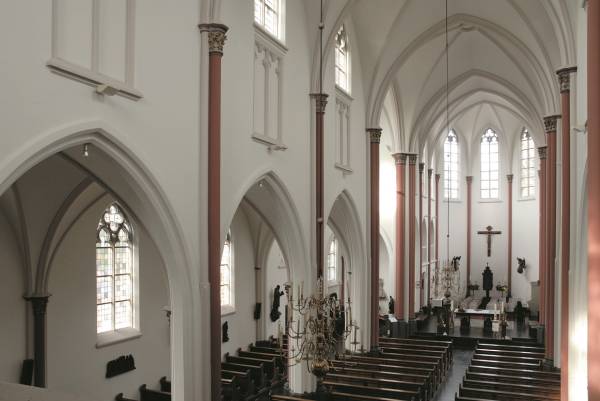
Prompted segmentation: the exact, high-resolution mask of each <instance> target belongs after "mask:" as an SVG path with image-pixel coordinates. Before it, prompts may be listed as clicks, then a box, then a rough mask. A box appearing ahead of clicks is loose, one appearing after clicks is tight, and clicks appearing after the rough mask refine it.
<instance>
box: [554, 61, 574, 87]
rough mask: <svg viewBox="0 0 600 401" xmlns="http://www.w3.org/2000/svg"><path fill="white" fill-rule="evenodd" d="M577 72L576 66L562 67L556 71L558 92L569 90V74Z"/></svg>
mask: <svg viewBox="0 0 600 401" xmlns="http://www.w3.org/2000/svg"><path fill="white" fill-rule="evenodd" d="M574 72H577V67H574V66H573V67H564V68H561V69H559V70H557V71H556V74H557V75H558V83H559V84H560V92H561V93H562V92H569V91H570V90H571V74H572V73H574Z"/></svg>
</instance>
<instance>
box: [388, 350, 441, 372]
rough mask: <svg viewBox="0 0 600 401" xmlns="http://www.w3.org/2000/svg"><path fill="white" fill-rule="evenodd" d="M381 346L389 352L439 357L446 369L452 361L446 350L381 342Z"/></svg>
mask: <svg viewBox="0 0 600 401" xmlns="http://www.w3.org/2000/svg"><path fill="white" fill-rule="evenodd" d="M380 348H381V350H382V351H383V352H386V351H389V352H397V353H402V354H407V355H418V356H430V357H434V358H437V359H439V361H440V362H441V364H442V369H443V370H444V371H446V370H448V368H449V367H450V363H451V362H450V360H449V359H448V356H447V354H446V353H445V352H443V351H438V350H435V351H433V350H428V349H422V348H420V346H414V345H401V344H391V345H387V344H380Z"/></svg>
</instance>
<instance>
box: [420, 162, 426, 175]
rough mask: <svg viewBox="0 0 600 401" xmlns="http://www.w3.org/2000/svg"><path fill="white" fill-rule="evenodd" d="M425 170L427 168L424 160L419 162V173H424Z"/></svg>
mask: <svg viewBox="0 0 600 401" xmlns="http://www.w3.org/2000/svg"><path fill="white" fill-rule="evenodd" d="M424 170H425V163H423V162H421V163H419V174H423V171H424Z"/></svg>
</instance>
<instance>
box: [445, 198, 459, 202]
mask: <svg viewBox="0 0 600 401" xmlns="http://www.w3.org/2000/svg"><path fill="white" fill-rule="evenodd" d="M442 203H462V200H461V199H448V198H444V199H442Z"/></svg>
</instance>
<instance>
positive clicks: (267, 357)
mask: <svg viewBox="0 0 600 401" xmlns="http://www.w3.org/2000/svg"><path fill="white" fill-rule="evenodd" d="M238 356H241V357H244V358H254V359H260V360H263V361H272V360H274V361H275V367H276V368H277V369H279V372H280V373H281V374H282V375H284V374H285V371H286V369H285V368H286V365H285V363H284V361H283V358H282V357H281V356H279V355H274V354H268V353H263V352H256V351H242V349H241V348H239V349H238Z"/></svg>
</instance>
